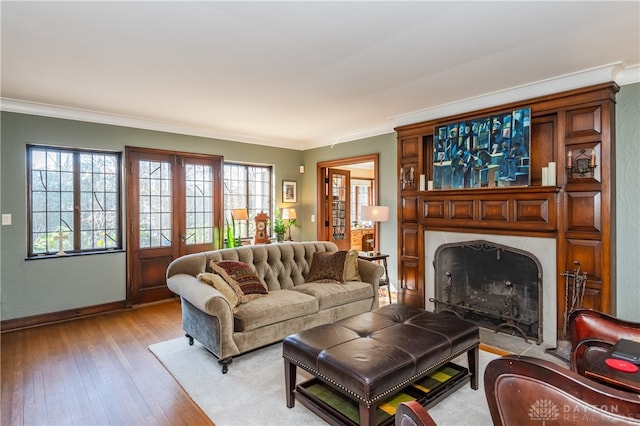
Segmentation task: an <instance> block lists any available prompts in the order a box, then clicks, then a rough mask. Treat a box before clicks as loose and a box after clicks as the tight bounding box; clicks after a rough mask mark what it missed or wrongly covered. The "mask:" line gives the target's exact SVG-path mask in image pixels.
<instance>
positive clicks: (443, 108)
mask: <svg viewBox="0 0 640 426" xmlns="http://www.w3.org/2000/svg"><path fill="white" fill-rule="evenodd" d="M609 81H615V82H616V83H617V84H618V85H620V86H624V85H627V84H633V83H638V82H640V64H637V65H632V66H624V65H623V64H622V63H620V62H616V63H612V64H607V65H603V66H599V67H595V68H591V69H588V70H583V71H580V72H576V73H572V74H566V75H562V76H558V77H554V78H550V79H546V80H541V81H537V82H533V83H528V84H525V85H521V86H516V87H512V88H509V89H504V90H500V91H497V92H493V93H487V94H484V95H480V96H475V97H472V98H468V99H463V100H459V101H456V102H452V103H449V104H444V105H439V106H437V107H433V108H429V109H425V110H420V111H415V112H411V113H408V114H401V115H397V116H394V117H391V118H390V120H389V124H388V125H387V124H383V125H381V126H377V127H372V128H370V129H363V130H360V131H357V132H353V133H349V134H345V135H340V136H337V137H335V138H334V139H333V140H331V141H324V143H322V142H320V143H318V144H309V145H308V146H292V145H287V144H286V143H283V142H282V141H274V140H264V139H260V138H256V137H252V136H248V135H242V134H237V133H227V132H223V131H219V130H216V129H210V128H204V127H196V126H188V125H184V124H180V123H172V122H164V121H157V120H151V119H146V118H139V117H133V116H125V115H119V114H112V113H105V112H99V111H92V110H86V109H81V108H72V107H64V106H59V105H50V104H44V103H38V102H30V101H22V100H19V99H12V98H0V110H2V111H7V112H16V113H21V114H29V115H39V116H44V117H52V118H61V119H67V120H77V121H84V122H90V123H99V124H107V125H113V126H122V127H131V128H136V129H144V130H153V131H161V132H167V133H176V134H181V135H189V136H197V137H204V138H213V139H219V140H228V141H233V142H242V143H251V144H256V145H267V146H272V147H277V148H286V149H295V150H300V151H304V150H306V149H312V148H317V147H322V146H334V145H336V144H340V143H344V142H350V141H354V140H358V139H364V138H367V137H373V136H379V135H383V134H387V133H392V132H393V131H394V128H395V127H398V126H404V125H408V124H414V123H419V122H422V121H429V120H434V119H437V118H440V117H446V116H450V115H456V114H461V113H464V112H469V111H474V110H479V109H484V108H489V107H493V106H496V105H501V104H508V103H511V102H515V101H519V100H522V99H528V98H534V97H538V96H544V95H548V94H553V93H558V92H562V91H565V90H572V89H577V88H580V87H586V86H590V85H594V84H600V83H606V82H609Z"/></svg>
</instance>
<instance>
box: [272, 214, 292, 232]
mask: <svg viewBox="0 0 640 426" xmlns="http://www.w3.org/2000/svg"><path fill="white" fill-rule="evenodd" d="M289 228H290V226H287V223H286V222H285V221H284V219H282V218H281V217H280V210H279V209H276V210H275V212H273V232H274V233H275V234H276V235H277V234H280V235H283V234H284V233H285V232H287V230H288V229H289Z"/></svg>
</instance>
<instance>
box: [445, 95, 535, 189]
mask: <svg viewBox="0 0 640 426" xmlns="http://www.w3.org/2000/svg"><path fill="white" fill-rule="evenodd" d="M433 140H434V147H433V189H470V188H502V187H505V188H506V187H513V186H529V185H530V184H531V171H530V168H529V165H530V161H529V160H530V158H529V155H530V152H531V146H530V143H531V108H520V109H516V110H513V111H505V112H503V113H496V114H492V115H488V116H484V117H478V118H472V119H469V120H465V121H461V122H454V123H446V124H443V125H440V126H436V128H435V132H434V136H433Z"/></svg>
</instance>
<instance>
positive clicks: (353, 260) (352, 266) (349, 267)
mask: <svg viewBox="0 0 640 426" xmlns="http://www.w3.org/2000/svg"><path fill="white" fill-rule="evenodd" d="M344 280H345V281H362V278H361V277H360V270H359V269H358V251H357V250H349V251H348V252H347V256H346V258H345V260H344Z"/></svg>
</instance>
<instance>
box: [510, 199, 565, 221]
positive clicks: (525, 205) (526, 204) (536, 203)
mask: <svg viewBox="0 0 640 426" xmlns="http://www.w3.org/2000/svg"><path fill="white" fill-rule="evenodd" d="M513 202H514V220H515V221H516V222H520V223H524V222H532V223H544V224H549V225H552V226H554V224H555V214H554V213H555V208H553V209H550V208H549V204H550V203H549V200H548V199H543V200H541V199H536V200H513ZM550 213H551V217H550Z"/></svg>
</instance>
